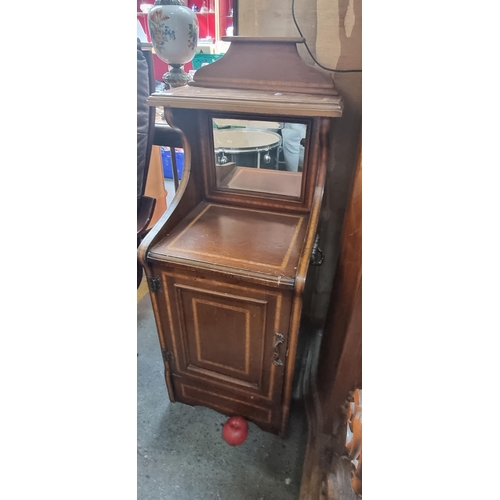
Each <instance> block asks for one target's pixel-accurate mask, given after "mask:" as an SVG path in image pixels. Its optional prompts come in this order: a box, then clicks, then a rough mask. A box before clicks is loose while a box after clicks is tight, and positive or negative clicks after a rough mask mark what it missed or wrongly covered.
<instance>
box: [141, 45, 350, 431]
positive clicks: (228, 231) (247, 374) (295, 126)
mask: <svg viewBox="0 0 500 500" xmlns="http://www.w3.org/2000/svg"><path fill="white" fill-rule="evenodd" d="M255 40H258V42H256V41H255ZM265 40H266V39H263V40H262V39H246V38H243V39H241V38H239V37H235V38H233V39H232V44H231V47H230V49H229V51H228V53H227V54H226V55H225V56H224V57H223V58H221V59H220V60H219V61H217V62H215V63H213V64H212V65H210V66H207V67H204V68H202V69H200V70H199V71H198V72H197V73H196V75H195V80H194V82H193V83H192V85H189V86H186V87H181V88H177V89H173V90H170V91H167V92H159V93H155V94H153V95H152V96H151V97H150V99H149V103H150V105H151V106H163V107H164V109H165V117H166V119H167V121H168V122H169V124H170V125H171V126H172V127H174V128H176V129H177V130H178V131H179V132H180V133H181V134H182V137H183V144H184V175H183V178H182V181H181V184H180V186H179V190H178V192H177V194H176V197H175V198H174V200H173V202H172V205H171V206H170V208H169V209H168V210H167V212H166V213H165V214H164V216H163V217H162V218H161V219H160V221H159V222H158V223H157V224H156V226H155V227H154V228H153V230H151V232H150V233H149V234H148V236H147V237H146V239H145V240H144V242H143V243H142V245H141V247H140V248H139V257H140V260H141V262H142V264H143V266H144V268H145V271H146V275H147V276H148V282H149V286H150V291H151V299H152V303H153V309H154V312H155V318H156V324H157V328H158V334H159V339H160V344H161V348H162V351H163V357H164V361H165V379H166V384H167V387H168V392H169V396H170V399H171V400H172V401H179V402H182V403H186V404H191V405H204V406H208V407H210V408H213V409H215V410H217V411H220V412H221V413H224V414H227V415H241V416H243V417H245V418H247V419H249V420H251V421H253V422H255V423H256V424H257V425H259V426H260V427H261V428H262V429H265V430H267V431H271V432H275V433H280V434H283V433H284V431H285V428H286V421H287V417H288V410H289V404H290V397H291V391H292V378H293V370H294V363H295V355H296V349H297V340H298V335H299V323H300V316H301V310H302V294H303V290H304V285H305V280H306V276H307V268H308V265H309V259H310V256H311V251H312V247H313V242H314V238H315V235H316V229H317V224H318V217H319V211H320V207H321V200H322V196H323V186H324V182H325V174H326V165H325V162H326V154H327V137H328V128H329V124H330V118H332V117H336V116H340V114H341V111H342V104H341V100H340V98H339V97H338V96H337V95H336V92H335V89H334V88H333V84H332V83H331V81H330V83H329V85H330V86H329V87H328V89H329V90H328V91H327V89H326V81H325V80H324V79H323V80H322V77H323V76H324V75H322V74H321V73H318V72H316V71H315V70H313V69H312V68H310V67H308V66H307V65H305V63H302V64H303V66H304V72H302V73H300V74H299V75H297V74H295V73H294V75H295V77H296V78H299V81H293V80H290V78H287V75H284V74H279V75H276V74H274V75H273V72H271V73H270V74H269V75H267V77H266V78H265V79H264V80H262V79H257V78H261V77H257V75H258V72H257V71H256V65H260V61H261V60H262V58H263V57H264V59H265V56H263V55H262V54H268V57H273V58H275V57H278V58H280V59H281V58H288V60H289V63H290V68H292V73H293V71H294V70H293V68H296V66H297V64H298V61H299V62H301V59H300V57H299V56H298V53H297V49H296V46H295V44H296V43H297V42H298V41H300V40H296V39H284V40H277V39H272V40H267V44H266V41H265ZM252 45H254V48H255V47H257V49H259V50H263V51H264V52H261V53H260V54H259V53H258V52H256V53H254V57H253V58H252V59H248V58H247V60H246V62H245V63H244V64H245V69H244V72H248V66H250V70H251V69H252V66H254V71H253V73H254V80H248V78H246V77H245V78H243V76H245V75H239V71H240V69H241V58H240V57H239V56H238V53H239V51H241V50H242V49H243V52H244V50H247V49H248V48H249V46H252ZM280 55H281V57H280ZM212 67H213V68H215V70H216V72H215V74H214V75H215V76H211V75H212V74H213V70H212V69H209V68H212ZM311 72H312V76H311ZM318 75H319V76H318ZM313 76H314V77H316V78H318V81H319V82H320V83H321V82H322V81H323V82H324V83H323V84H322V85H323V86H322V85H319V87H318V88H319V95H318V94H314V92H311V87H307V82H308V81H310V80H311V78H312V77H313ZM283 77H285V79H284V80H282V78H283ZM273 78H274V79H273ZM300 78H302V81H300ZM301 85H302V87H301ZM266 87H267V88H268V89H271V90H263V89H264V88H266ZM299 88H306V89H307V90H308V92H309V93H299V92H297V89H299ZM227 123H231V124H232V125H233V127H229V128H227V127H226V126H227ZM221 124H223V126H224V129H223V130H224V134H222V133H220V131H221V130H222V129H221V128H220V126H221ZM290 137H291V138H292V139H291V140H290ZM226 140H227V141H228V142H227V145H226V143H224V141H226ZM286 141H289V142H286ZM292 153H293V154H292ZM287 155H288V156H287ZM293 155H295V156H293ZM290 158H291V160H290Z"/></svg>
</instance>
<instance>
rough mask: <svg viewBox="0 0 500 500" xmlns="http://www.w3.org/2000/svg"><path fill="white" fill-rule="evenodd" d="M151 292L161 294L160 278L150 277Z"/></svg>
mask: <svg viewBox="0 0 500 500" xmlns="http://www.w3.org/2000/svg"><path fill="white" fill-rule="evenodd" d="M148 285H149V290H150V291H152V292H159V291H160V290H161V278H159V277H158V276H148Z"/></svg>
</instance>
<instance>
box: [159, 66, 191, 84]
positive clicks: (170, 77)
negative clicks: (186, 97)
mask: <svg viewBox="0 0 500 500" xmlns="http://www.w3.org/2000/svg"><path fill="white" fill-rule="evenodd" d="M170 66H171V67H172V69H171V70H170V71H169V72H168V73H165V74H164V75H163V78H162V80H163V82H164V83H165V84H166V85H169V86H170V87H182V86H183V85H187V84H188V82H190V81H192V77H191V75H189V73H186V72H185V71H184V65H183V64H170Z"/></svg>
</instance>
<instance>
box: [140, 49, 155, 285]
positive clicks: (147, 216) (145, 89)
mask: <svg viewBox="0 0 500 500" xmlns="http://www.w3.org/2000/svg"><path fill="white" fill-rule="evenodd" d="M151 49H152V46H151V45H150V44H143V43H141V42H140V41H139V40H137V246H139V243H140V242H141V240H142V238H143V236H144V234H145V232H146V229H147V227H148V224H149V222H150V220H151V217H152V215H153V210H154V207H155V203H156V199H155V198H151V197H149V196H146V195H145V188H146V179H147V177H148V171H149V163H150V159H151V148H152V146H153V134H154V127H155V114H156V113H155V110H154V108H151V107H150V106H148V104H147V99H148V97H149V95H150V94H151V93H152V92H154V90H155V80H154V74H153V60H152V52H151ZM141 279H142V267H141V265H140V264H139V262H138V263H137V286H139V284H140V283H141Z"/></svg>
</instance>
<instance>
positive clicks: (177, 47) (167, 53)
mask: <svg viewBox="0 0 500 500" xmlns="http://www.w3.org/2000/svg"><path fill="white" fill-rule="evenodd" d="M148 26H149V32H150V33H151V43H152V44H153V47H154V50H155V52H156V55H157V56H158V57H159V58H160V59H161V60H162V61H164V62H166V63H168V64H169V65H170V66H172V69H171V70H170V71H169V72H168V73H165V74H164V75H163V81H164V82H165V83H166V84H168V85H170V86H171V87H180V86H182V85H186V84H187V83H188V81H189V80H190V77H189V75H188V74H187V73H186V72H185V71H184V69H183V67H182V66H183V65H184V64H186V63H188V62H189V61H191V60H192V59H193V57H194V56H195V53H196V46H197V45H198V32H199V30H198V19H197V17H196V13H194V12H193V11H192V10H191V9H189V8H188V7H187V6H186V4H185V3H184V2H183V0H156V2H155V4H154V6H153V7H152V8H151V10H150V11H149V13H148Z"/></svg>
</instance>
